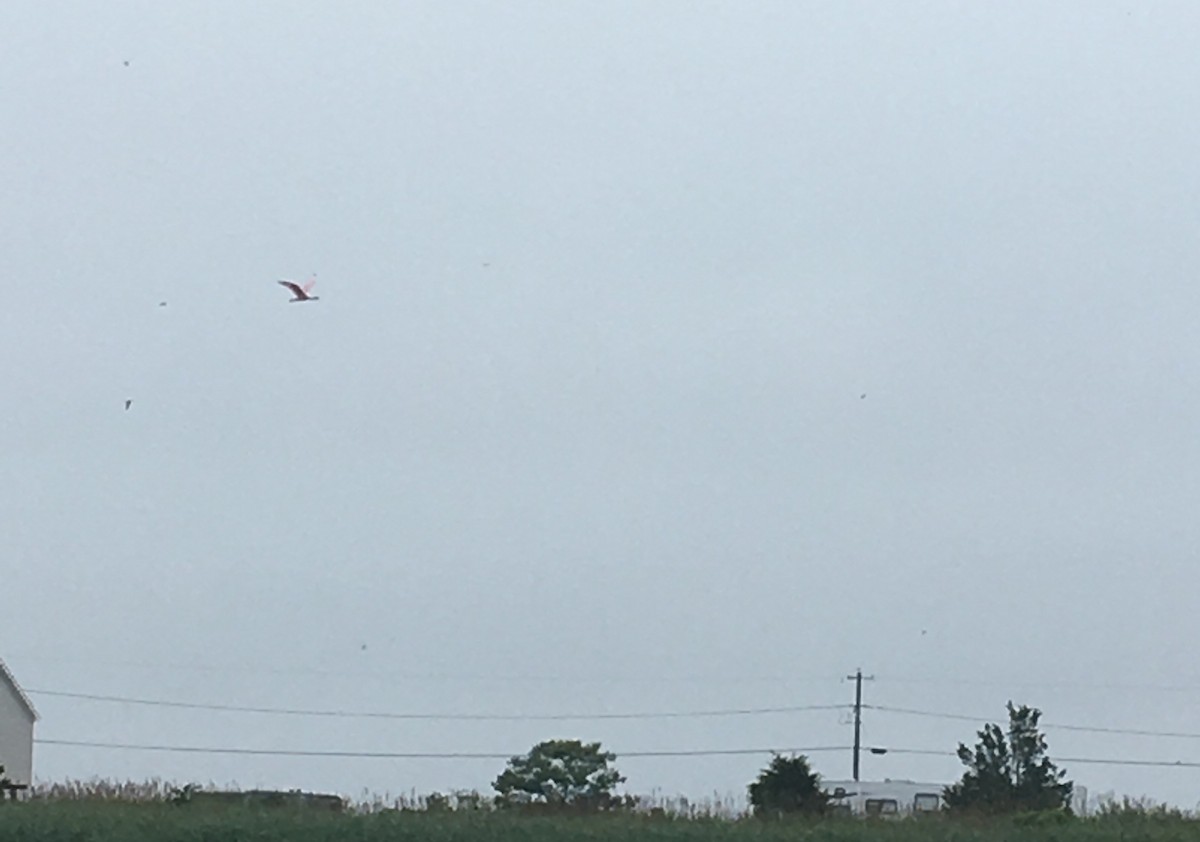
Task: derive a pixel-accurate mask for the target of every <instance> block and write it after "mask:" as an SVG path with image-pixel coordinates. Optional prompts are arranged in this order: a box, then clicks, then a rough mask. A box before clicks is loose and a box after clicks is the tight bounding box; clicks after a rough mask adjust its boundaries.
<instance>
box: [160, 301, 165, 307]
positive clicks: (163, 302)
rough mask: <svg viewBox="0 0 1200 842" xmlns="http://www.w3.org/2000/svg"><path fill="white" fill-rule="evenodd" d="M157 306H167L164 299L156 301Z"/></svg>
mask: <svg viewBox="0 0 1200 842" xmlns="http://www.w3.org/2000/svg"><path fill="white" fill-rule="evenodd" d="M158 306H159V307H166V306H167V302H165V301H160V302H158Z"/></svg>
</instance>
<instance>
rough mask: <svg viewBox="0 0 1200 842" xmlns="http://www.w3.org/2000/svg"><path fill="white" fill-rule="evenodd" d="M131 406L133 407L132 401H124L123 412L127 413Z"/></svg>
mask: <svg viewBox="0 0 1200 842" xmlns="http://www.w3.org/2000/svg"><path fill="white" fill-rule="evenodd" d="M132 405H133V401H131V400H128V399H126V401H125V411H126V412H128V411H129V407H130V406H132Z"/></svg>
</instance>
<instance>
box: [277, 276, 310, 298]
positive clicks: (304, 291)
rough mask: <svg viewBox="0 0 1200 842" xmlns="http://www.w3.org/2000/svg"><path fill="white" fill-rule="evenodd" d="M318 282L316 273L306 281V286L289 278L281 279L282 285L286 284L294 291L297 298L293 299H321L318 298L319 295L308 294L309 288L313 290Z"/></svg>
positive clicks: (293, 293)
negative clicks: (288, 279)
mask: <svg viewBox="0 0 1200 842" xmlns="http://www.w3.org/2000/svg"><path fill="white" fill-rule="evenodd" d="M316 283H317V276H316V275H313V276H312V277H311V278H309V279H308V280H307V281H305V282H304V286H301V285H300V284H298V283H296V282H295V281H287V280H281V281H279V285H280V286H285V287H287V288H288V289H290V290H291V291H292V295H294V296H295V298H293V299H291V300H292V301H319V300H320V299H319V298H317V296H315V295H309V294H308V293H309V290H311V289H312V288H313V287H314V286H316Z"/></svg>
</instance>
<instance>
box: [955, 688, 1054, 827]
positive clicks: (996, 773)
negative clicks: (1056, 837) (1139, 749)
mask: <svg viewBox="0 0 1200 842" xmlns="http://www.w3.org/2000/svg"><path fill="white" fill-rule="evenodd" d="M1041 716H1042V712H1041V711H1040V710H1037V709H1036V708H1031V707H1029V706H1028V705H1022V706H1021V707H1019V708H1018V707H1013V703H1012V702H1011V701H1010V702H1009V703H1008V732H1007V733H1005V732H1004V731H1003V730H1001V728H1000V726H999V725H995V724H991V723H989V724H987V725H985V726H984V727H983V730H981V731H979V732H978V736H979V742H977V743H976V744H975V748H974V749H969V748H967V747H966V746H965V745H963V744H962V743H959V744H958V759H959V760H961V761H962V762H963V765H965V766H966V767H967V771H966V772H964V773H963V776H962V780H960V781H959V782H958V783H956V784H952V785H951V786H948V787H946V789H945V791H944V793H943V797H944V798H945V800H946V806H947V808H948V809H950V810H952V811H955V810H956V811H960V812H970V811H975V812H986V813H1010V812H1019V811H1042V810H1066V811H1068V812H1069V811H1070V809H1071V806H1070V805H1071V793H1072V791H1073V790H1074V786H1075V785H1074V784H1073V783H1072V782H1071V781H1068V780H1065V778H1066V774H1067V773H1066V772H1064V771H1062V770H1059V769H1058V768H1056V767H1055V765H1054V764H1053V763H1052V762H1050V759H1049V758H1048V757H1047V756H1046V738H1045V737H1044V736H1043V735H1042V733H1041V731H1039V730H1038V720H1039V719H1040V718H1041Z"/></svg>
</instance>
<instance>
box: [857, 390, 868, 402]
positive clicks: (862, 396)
mask: <svg viewBox="0 0 1200 842" xmlns="http://www.w3.org/2000/svg"><path fill="white" fill-rule="evenodd" d="M858 399H859V400H860V401H862V400H866V399H867V393H866V392H863V393H862V394H861V395H859V396H858Z"/></svg>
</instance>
